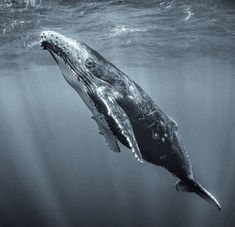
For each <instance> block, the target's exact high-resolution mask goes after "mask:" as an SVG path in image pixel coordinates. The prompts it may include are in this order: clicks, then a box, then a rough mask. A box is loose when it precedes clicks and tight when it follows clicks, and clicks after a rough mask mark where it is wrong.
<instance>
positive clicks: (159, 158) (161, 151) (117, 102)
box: [41, 31, 221, 210]
mask: <svg viewBox="0 0 235 227" xmlns="http://www.w3.org/2000/svg"><path fill="white" fill-rule="evenodd" d="M41 45H42V46H43V48H44V49H46V50H48V51H49V52H50V53H51V55H52V56H53V58H54V59H55V61H56V62H57V64H58V65H59V67H60V69H61V72H62V74H63V76H64V78H65V80H66V81H67V82H68V83H69V84H70V85H71V86H72V87H73V88H74V89H75V90H76V91H77V92H78V94H79V95H80V97H81V98H82V100H83V101H84V103H85V104H86V105H87V107H88V108H89V109H90V111H91V112H92V114H93V119H94V120H95V121H96V123H97V125H98V128H99V130H100V133H101V134H102V135H103V136H104V137H105V140H106V142H107V143H108V145H109V147H110V148H111V149H112V150H113V151H115V152H120V148H119V145H118V141H119V142H120V143H122V144H123V145H125V146H126V147H127V148H129V149H130V150H131V151H132V153H133V155H134V157H135V158H136V159H137V160H138V161H139V162H140V163H145V161H146V162H149V163H152V164H154V165H157V166H162V167H164V168H165V169H167V170H168V171H169V172H170V173H172V174H173V175H174V176H176V177H178V178H179V180H178V181H177V183H176V189H177V190H181V191H187V192H195V193H196V194H198V195H199V196H200V197H202V198H203V199H205V200H206V201H208V202H209V203H211V204H212V205H214V206H216V207H217V208H218V209H219V210H220V209H221V208H220V204H219V202H218V201H217V200H216V199H215V197H214V196H213V195H212V194H210V193H209V192H208V191H207V190H206V189H205V188H204V187H203V186H201V185H200V184H199V183H198V182H197V181H196V180H195V177H194V174H193V171H192V166H191V164H190V161H189V157H188V154H187V152H186V149H185V147H184V145H183V142H182V139H181V136H180V134H179V131H178V126H177V124H176V122H175V121H174V120H173V119H172V118H170V117H168V116H167V115H166V114H165V113H164V112H163V111H162V110H161V109H160V108H159V107H158V106H157V105H156V104H155V103H154V102H153V100H152V99H151V98H150V97H149V96H148V95H147V94H146V92H145V91H144V90H143V89H142V88H141V87H140V86H139V85H138V84H136V83H135V82H134V81H133V80H132V79H131V78H130V77H128V76H127V75H126V74H125V73H123V72H122V71H120V70H119V69H118V68H117V67H115V66H114V65H113V64H112V63H110V62H109V61H107V60H106V59H105V58H104V57H103V56H101V55H100V54H99V53H98V52H97V51H95V50H94V49H92V48H91V47H89V46H88V45H87V44H85V43H82V42H78V41H75V40H73V39H70V38H68V37H65V36H63V35H61V34H59V33H56V32H53V31H45V32H42V33H41Z"/></svg>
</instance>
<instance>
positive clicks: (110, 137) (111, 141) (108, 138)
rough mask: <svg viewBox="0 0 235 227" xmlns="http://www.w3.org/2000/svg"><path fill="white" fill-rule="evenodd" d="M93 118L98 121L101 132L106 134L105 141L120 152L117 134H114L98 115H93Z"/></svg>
mask: <svg viewBox="0 0 235 227" xmlns="http://www.w3.org/2000/svg"><path fill="white" fill-rule="evenodd" d="M93 119H94V120H95V121H96V123H97V125H98V128H99V130H100V134H101V135H103V136H104V138H105V141H106V142H107V144H108V146H109V147H110V148H111V149H112V150H113V151H115V152H120V151H121V150H120V148H119V146H118V143H117V140H116V138H115V136H114V135H113V133H112V131H111V130H110V129H109V128H108V127H106V126H105V125H104V124H102V123H101V122H100V120H99V119H98V118H97V117H93Z"/></svg>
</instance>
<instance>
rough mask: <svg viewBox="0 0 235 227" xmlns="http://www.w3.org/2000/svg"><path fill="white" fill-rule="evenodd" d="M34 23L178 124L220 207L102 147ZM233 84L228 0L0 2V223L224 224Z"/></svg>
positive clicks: (233, 32)
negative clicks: (88, 53)
mask: <svg viewBox="0 0 235 227" xmlns="http://www.w3.org/2000/svg"><path fill="white" fill-rule="evenodd" d="M42 30H55V31H57V32H60V33H62V34H64V35H66V36H69V37H72V38H74V39H77V40H79V41H84V42H86V43H87V44H89V45H90V46H92V47H93V48H95V49H96V50H97V51H99V52H100V53H101V54H102V55H103V56H105V57H106V58H107V59H108V60H110V61H111V62H113V63H114V64H115V65H116V66H117V67H118V68H120V69H121V70H122V71H124V72H125V73H126V74H128V75H129V76H131V77H132V78H134V80H135V81H136V82H137V83H138V84H139V85H141V86H142V87H143V88H144V89H145V90H146V92H147V93H148V94H149V95H150V96H151V97H152V99H153V100H154V101H155V102H156V103H157V104H158V105H159V106H160V107H161V108H162V109H163V110H164V111H165V112H166V113H167V114H168V115H170V116H171V117H172V118H173V119H175V121H177V123H178V125H179V129H180V132H181V134H182V137H183V139H184V143H185V146H186V148H187V150H188V153H189V156H190V158H191V162H192V164H193V167H194V172H195V175H196V178H197V179H198V180H199V181H200V182H201V183H202V184H203V185H205V186H206V188H207V189H208V190H209V191H211V192H212V193H213V194H214V195H215V196H216V198H217V199H218V200H219V201H220V203H221V206H222V212H221V213H219V212H218V211H217V210H216V209H215V208H214V207H212V206H210V205H209V204H207V203H206V202H205V201H203V200H202V199H200V198H199V197H197V196H196V195H193V194H187V193H183V192H177V191H176V190H175V186H174V185H175V182H176V180H177V179H176V178H174V177H173V176H171V175H170V174H169V173H167V172H166V171H165V170H163V169H162V168H159V167H155V166H153V165H150V164H147V163H145V165H140V164H139V163H137V162H136V160H135V159H134V158H133V157H132V155H131V154H130V152H129V151H128V150H127V149H125V148H123V147H122V148H123V152H121V153H120V154H116V153H114V152H112V151H111V150H110V149H109V148H108V146H107V145H106V144H105V141H104V139H103V138H102V137H101V136H100V135H99V134H98V129H97V126H96V124H95V122H94V121H93V120H92V119H91V118H90V116H91V114H90V112H89V111H88V109H87V108H86V107H85V105H84V104H83V102H82V101H81V99H80V98H79V96H78V95H77V94H76V92H75V91H74V90H73V89H72V88H71V87H70V86H69V85H68V84H66V82H65V81H64V79H63V78H62V76H61V73H60V71H59V69H58V66H57V65H56V64H55V63H54V61H53V59H52V58H51V56H49V54H48V53H47V52H46V51H43V50H42V49H41V48H40V46H39V44H38V41H39V38H40V32H41V31H42ZM234 87H235V4H234V3H233V1H222V0H199V1H189V0H188V1H187V0H184V1H180V0H179V1H177V0H172V1H153V0H151V1H134V0H130V1H124V0H123V1H121V0H120V1H63V0H58V1H52V0H50V1H46V0H41V1H39V0H14V1H13V0H12V1H10V0H1V2H0V183H1V184H0V226H1V227H2V226H4V227H5V226H14V227H18V226H20V227H21V226H24V227H31V226H34V227H35V226H40V227H44V226H55V227H70V226H71V227H74V226H76V227H77V226H85V227H87V226H92V227H93V226H94V227H96V226H102V227H103V226H118V227H119V226H128V227H129V226H137V227H139V226H140V227H142V226H143V227H152V226H160V227H171V226H180V227H188V226H190V227H191V226H192V227H193V226H195V227H198V226H200V227H207V226H215V227H221V226H234V225H235V216H234V214H233V213H234V210H235V205H234V204H235V148H234V147H235V140H234V138H235V128H234V124H235V120H234V116H235V89H234Z"/></svg>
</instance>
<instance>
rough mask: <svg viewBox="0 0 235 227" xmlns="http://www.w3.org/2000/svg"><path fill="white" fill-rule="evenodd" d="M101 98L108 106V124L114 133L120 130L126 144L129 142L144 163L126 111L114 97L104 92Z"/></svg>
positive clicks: (135, 154) (132, 149)
mask: <svg viewBox="0 0 235 227" xmlns="http://www.w3.org/2000/svg"><path fill="white" fill-rule="evenodd" d="M100 98H101V100H102V102H103V105H105V107H106V108H105V109H106V111H105V113H104V114H105V115H106V118H107V119H109V120H108V125H109V128H110V130H112V132H113V134H114V135H115V134H116V132H117V131H118V132H119V134H121V135H122V137H123V138H124V140H125V142H126V144H128V146H129V148H130V149H131V151H132V153H133V154H134V156H135V158H136V159H137V160H138V161H139V162H140V163H143V158H142V155H141V152H140V149H139V146H138V143H137V141H136V138H135V134H134V131H133V128H132V125H131V122H130V120H129V117H128V116H127V114H126V113H125V111H124V110H123V109H122V108H121V107H120V106H119V105H118V103H117V102H116V100H115V99H114V98H113V97H111V96H108V97H106V96H105V95H104V94H102V95H100ZM116 136H117V135H116Z"/></svg>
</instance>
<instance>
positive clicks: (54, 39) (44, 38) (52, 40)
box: [40, 31, 61, 49]
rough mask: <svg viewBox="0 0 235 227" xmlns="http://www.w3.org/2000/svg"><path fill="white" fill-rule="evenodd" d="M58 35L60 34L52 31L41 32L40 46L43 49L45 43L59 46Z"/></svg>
mask: <svg viewBox="0 0 235 227" xmlns="http://www.w3.org/2000/svg"><path fill="white" fill-rule="evenodd" d="M59 36H61V35H60V34H58V33H56V32H53V31H43V32H42V33H41V41H40V43H41V46H42V47H44V49H45V47H46V46H47V45H54V46H59Z"/></svg>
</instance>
